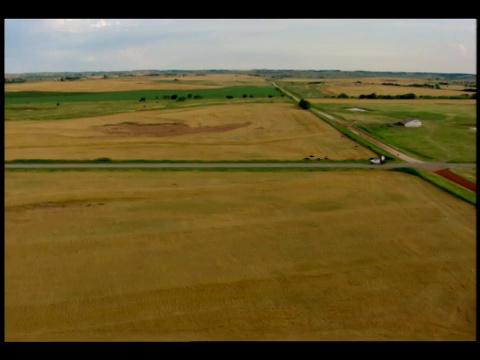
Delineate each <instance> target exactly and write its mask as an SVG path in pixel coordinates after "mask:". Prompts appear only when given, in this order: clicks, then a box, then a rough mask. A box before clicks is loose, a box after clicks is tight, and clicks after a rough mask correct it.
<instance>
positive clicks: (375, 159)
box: [370, 155, 386, 165]
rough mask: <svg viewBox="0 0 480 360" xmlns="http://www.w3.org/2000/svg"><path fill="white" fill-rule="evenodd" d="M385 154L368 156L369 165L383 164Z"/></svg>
mask: <svg viewBox="0 0 480 360" xmlns="http://www.w3.org/2000/svg"><path fill="white" fill-rule="evenodd" d="M385 161H386V159H385V156H384V155H382V156H377V157H372V158H370V165H383V164H385Z"/></svg>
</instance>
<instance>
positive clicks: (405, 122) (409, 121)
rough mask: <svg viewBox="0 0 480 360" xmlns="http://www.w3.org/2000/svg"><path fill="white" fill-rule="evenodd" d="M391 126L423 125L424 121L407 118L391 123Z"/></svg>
mask: <svg viewBox="0 0 480 360" xmlns="http://www.w3.org/2000/svg"><path fill="white" fill-rule="evenodd" d="M388 125H390V126H404V127H420V126H422V122H421V121H420V120H417V119H413V118H405V119H403V120H402V121H398V122H395V123H389V124H388Z"/></svg>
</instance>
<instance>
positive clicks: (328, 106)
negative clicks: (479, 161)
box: [312, 100, 477, 162]
mask: <svg viewBox="0 0 480 360" xmlns="http://www.w3.org/2000/svg"><path fill="white" fill-rule="evenodd" d="M312 105H313V107H314V108H317V109H319V110H322V111H325V112H327V113H329V114H331V115H333V116H335V117H336V118H338V119H341V120H344V121H345V122H347V123H349V124H351V125H353V126H355V127H357V128H358V129H359V130H362V131H363V132H365V133H367V134H369V135H370V136H373V137H375V138H377V139H378V140H380V141H382V142H385V143H386V144H389V145H392V146H394V147H397V148H399V149H401V150H404V151H405V152H406V153H408V154H410V155H412V156H413V157H417V158H419V159H422V160H425V161H446V162H475V161H476V131H473V130H472V128H474V127H476V123H477V120H476V116H477V113H476V101H474V100H472V101H471V102H470V103H464V102H462V103H455V100H452V101H450V102H441V101H435V100H433V101H421V102H416V101H411V102H409V103H406V102H403V103H395V101H391V102H390V101H385V102H381V101H377V102H371V103H370V102H368V100H367V101H356V102H355V101H352V102H341V103H335V102H332V103H321V104H312ZM352 108H363V109H365V110H366V111H351V110H349V109H352ZM407 117H412V118H415V119H419V120H420V121H422V123H423V126H422V127H420V128H406V127H401V126H388V125H387V124H389V123H395V122H398V121H401V120H403V119H405V118H407Z"/></svg>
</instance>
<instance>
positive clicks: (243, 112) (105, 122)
mask: <svg viewBox="0 0 480 360" xmlns="http://www.w3.org/2000/svg"><path fill="white" fill-rule="evenodd" d="M310 155H314V156H315V157H319V158H322V159H323V158H324V157H325V156H327V157H328V158H329V159H337V160H341V159H368V158H370V157H371V156H374V155H375V154H374V153H373V152H371V151H370V150H368V149H366V148H364V147H362V146H357V144H356V143H355V142H353V141H352V140H350V139H348V138H346V137H342V136H341V134H340V133H339V132H338V131H337V130H335V129H334V128H333V127H331V126H330V125H328V124H326V123H325V122H323V121H321V120H320V119H318V118H317V117H316V116H315V115H313V114H312V113H310V112H306V111H304V110H302V109H300V108H299V107H298V106H296V105H294V104H288V103H276V104H275V103H263V104H261V103H259V104H253V103H252V104H227V105H217V106H205V107H194V108H182V109H165V110H154V111H138V112H133V113H122V114H115V115H108V116H98V117H90V118H80V119H69V120H46V121H40V120H35V121H7V122H5V155H4V156H5V160H13V159H95V158H100V157H108V158H111V159H171V160H264V159H280V160H302V159H303V158H305V157H307V156H310Z"/></svg>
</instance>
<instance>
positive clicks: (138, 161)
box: [4, 158, 368, 164]
mask: <svg viewBox="0 0 480 360" xmlns="http://www.w3.org/2000/svg"><path fill="white" fill-rule="evenodd" d="M4 163H5V164H92V163H111V164H185V163H192V164H205V163H213V164H223V163H228V164H231V163H234V164H245V163H255V164H257V163H258V164H265V163H267V164H276V163H288V164H305V163H322V164H323V163H326V164H342V163H355V164H366V163H368V162H367V161H366V160H359V159H342V160H330V159H322V160H319V161H317V160H308V161H307V160H280V159H274V160H269V159H264V160H258V159H257V160H211V161H210V160H168V159H165V160H163V159H158V160H148V159H124V160H122V159H115V160H113V159H110V158H98V159H92V160H76V159H72V160H68V159H13V160H5V161H4Z"/></svg>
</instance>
